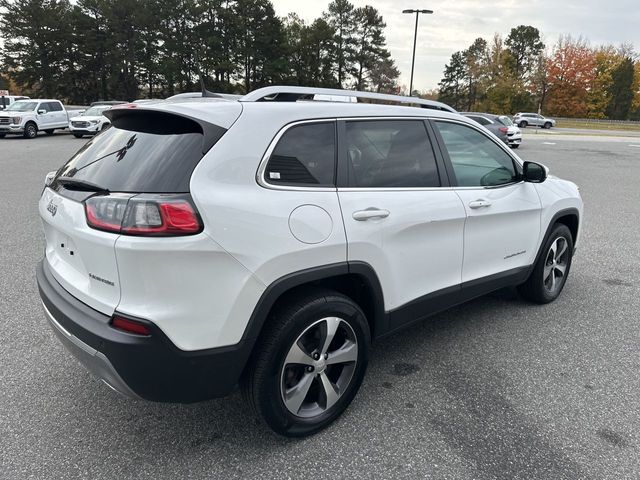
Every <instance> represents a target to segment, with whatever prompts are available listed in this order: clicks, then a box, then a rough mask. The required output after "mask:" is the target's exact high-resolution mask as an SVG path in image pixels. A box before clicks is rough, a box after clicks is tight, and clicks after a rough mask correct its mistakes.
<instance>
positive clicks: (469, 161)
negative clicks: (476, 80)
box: [436, 122, 520, 187]
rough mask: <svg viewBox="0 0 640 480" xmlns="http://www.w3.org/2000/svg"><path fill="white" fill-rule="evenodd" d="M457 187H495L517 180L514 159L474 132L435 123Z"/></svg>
mask: <svg viewBox="0 0 640 480" xmlns="http://www.w3.org/2000/svg"><path fill="white" fill-rule="evenodd" d="M436 125H437V126H438V130H439V131H440V134H441V135H442V139H443V140H444V144H445V147H446V149H447V152H448V153H449V159H450V160H451V164H452V166H453V171H454V173H455V176H456V181H457V184H458V186H460V187H494V186H499V185H505V184H508V183H513V182H516V181H518V180H519V177H520V176H519V174H518V172H517V170H516V167H515V165H514V162H513V159H512V158H511V157H510V156H509V154H507V152H505V151H504V150H503V149H502V148H500V147H499V146H498V145H497V144H496V143H494V142H493V141H492V140H491V139H489V138H488V137H487V136H485V135H484V134H482V133H480V132H478V131H477V130H475V129H473V128H470V127H467V126H465V125H460V124H458V123H450V122H436Z"/></svg>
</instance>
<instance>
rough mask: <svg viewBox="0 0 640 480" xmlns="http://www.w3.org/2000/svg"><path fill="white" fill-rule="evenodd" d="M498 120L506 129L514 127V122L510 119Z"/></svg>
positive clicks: (501, 118) (503, 117) (499, 118)
mask: <svg viewBox="0 0 640 480" xmlns="http://www.w3.org/2000/svg"><path fill="white" fill-rule="evenodd" d="M498 120H500V123H502V124H503V125H504V126H505V127H511V126H512V125H513V122H512V121H511V119H510V118H509V117H505V116H502V117H498Z"/></svg>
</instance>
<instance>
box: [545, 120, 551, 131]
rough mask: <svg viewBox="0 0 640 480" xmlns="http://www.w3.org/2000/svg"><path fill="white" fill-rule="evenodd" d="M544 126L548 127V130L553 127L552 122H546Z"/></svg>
mask: <svg viewBox="0 0 640 480" xmlns="http://www.w3.org/2000/svg"><path fill="white" fill-rule="evenodd" d="M543 128H546V129H547V130H549V129H550V128H551V122H546V123H545V124H544V127H543Z"/></svg>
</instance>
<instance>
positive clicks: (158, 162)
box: [52, 112, 224, 193]
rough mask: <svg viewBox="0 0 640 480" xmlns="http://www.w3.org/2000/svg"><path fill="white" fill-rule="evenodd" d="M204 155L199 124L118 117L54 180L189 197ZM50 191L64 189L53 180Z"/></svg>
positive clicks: (149, 115) (164, 117)
mask: <svg viewBox="0 0 640 480" xmlns="http://www.w3.org/2000/svg"><path fill="white" fill-rule="evenodd" d="M136 113H141V112H136ZM216 128H220V127H216ZM220 130H221V131H223V132H224V129H221V128H220ZM220 135H222V133H221V134H220ZM203 156H204V154H203V133H202V128H201V127H200V125H199V124H198V123H196V122H194V121H192V120H190V119H187V118H184V117H179V116H176V115H171V114H160V113H157V112H145V113H144V114H142V115H132V116H131V117H127V116H124V117H122V118H114V119H113V125H112V127H111V128H108V129H106V130H104V131H103V132H102V133H100V134H99V135H96V136H95V137H94V138H93V139H92V140H90V141H89V142H88V143H87V144H86V145H85V146H84V147H83V148H81V149H80V150H79V151H78V153H76V154H75V155H74V156H73V157H72V158H71V159H70V160H69V161H68V162H67V163H66V164H65V165H64V166H63V167H62V168H61V169H60V170H58V172H57V174H56V178H57V177H59V176H67V177H73V178H76V179H79V180H84V181H87V182H91V183H94V184H96V185H99V186H100V187H103V188H106V189H108V190H110V191H112V192H130V193H131V192H140V193H142V192H144V193H187V192H189V181H190V179H191V174H192V173H193V170H194V169H195V167H196V165H197V164H198V162H199V161H200V160H201V159H202V157H203ZM52 187H54V188H57V189H60V188H63V187H61V186H59V185H58V184H56V183H55V179H54V182H53V184H52Z"/></svg>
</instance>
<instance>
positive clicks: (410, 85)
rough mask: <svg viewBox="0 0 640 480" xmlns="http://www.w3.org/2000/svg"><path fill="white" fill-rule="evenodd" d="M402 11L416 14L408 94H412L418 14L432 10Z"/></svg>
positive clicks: (431, 11) (428, 12) (429, 12)
mask: <svg viewBox="0 0 640 480" xmlns="http://www.w3.org/2000/svg"><path fill="white" fill-rule="evenodd" d="M402 13H415V14H416V29H415V32H414V33H413V56H412V57H411V80H410V81H409V96H411V95H412V94H413V66H414V65H415V63H416V40H417V39H418V16H419V15H420V14H421V13H424V14H427V15H428V14H431V13H433V10H416V9H411V8H409V9H406V10H403V11H402Z"/></svg>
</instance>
